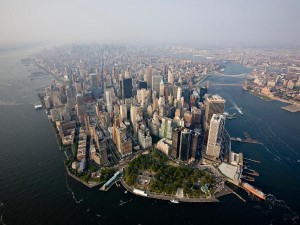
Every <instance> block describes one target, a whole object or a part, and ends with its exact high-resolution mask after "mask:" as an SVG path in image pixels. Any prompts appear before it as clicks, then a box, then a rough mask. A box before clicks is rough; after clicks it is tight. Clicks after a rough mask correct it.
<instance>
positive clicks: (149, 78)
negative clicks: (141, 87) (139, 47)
mask: <svg viewBox="0 0 300 225" xmlns="http://www.w3.org/2000/svg"><path fill="white" fill-rule="evenodd" d="M144 81H146V82H147V86H148V87H149V88H152V66H148V67H147V69H146V73H145V75H144Z"/></svg>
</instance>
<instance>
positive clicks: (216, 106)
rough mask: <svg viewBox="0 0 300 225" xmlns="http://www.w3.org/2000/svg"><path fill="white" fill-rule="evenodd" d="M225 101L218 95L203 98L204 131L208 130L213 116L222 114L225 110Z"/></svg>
mask: <svg viewBox="0 0 300 225" xmlns="http://www.w3.org/2000/svg"><path fill="white" fill-rule="evenodd" d="M225 103H226V101H225V99H224V98H222V97H221V96H220V95H208V96H206V98H205V130H207V129H208V128H209V123H210V120H211V118H212V116H213V114H223V113H224V109H225Z"/></svg>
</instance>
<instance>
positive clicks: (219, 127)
mask: <svg viewBox="0 0 300 225" xmlns="http://www.w3.org/2000/svg"><path fill="white" fill-rule="evenodd" d="M224 126H225V117H224V116H223V115H222V114H213V116H212V118H211V120H210V126H209V133H208V140H207V146H206V155H208V156H211V157H214V158H218V157H219V155H220V151H221V145H222V139H223V132H224Z"/></svg>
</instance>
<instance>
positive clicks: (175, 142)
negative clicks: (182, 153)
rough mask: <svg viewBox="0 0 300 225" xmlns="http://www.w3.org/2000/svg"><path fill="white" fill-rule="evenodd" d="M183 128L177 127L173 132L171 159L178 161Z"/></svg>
mask: <svg viewBox="0 0 300 225" xmlns="http://www.w3.org/2000/svg"><path fill="white" fill-rule="evenodd" d="M181 130H182V128H181V127H176V128H175V129H174V130H173V132H172V150H171V157H172V158H174V159H177V158H178V156H179V151H178V150H179V145H180V133H181Z"/></svg>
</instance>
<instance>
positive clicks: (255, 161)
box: [244, 158, 260, 163]
mask: <svg viewBox="0 0 300 225" xmlns="http://www.w3.org/2000/svg"><path fill="white" fill-rule="evenodd" d="M244 159H245V160H248V161H250V162H254V163H260V161H259V160H254V159H249V158H244Z"/></svg>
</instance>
